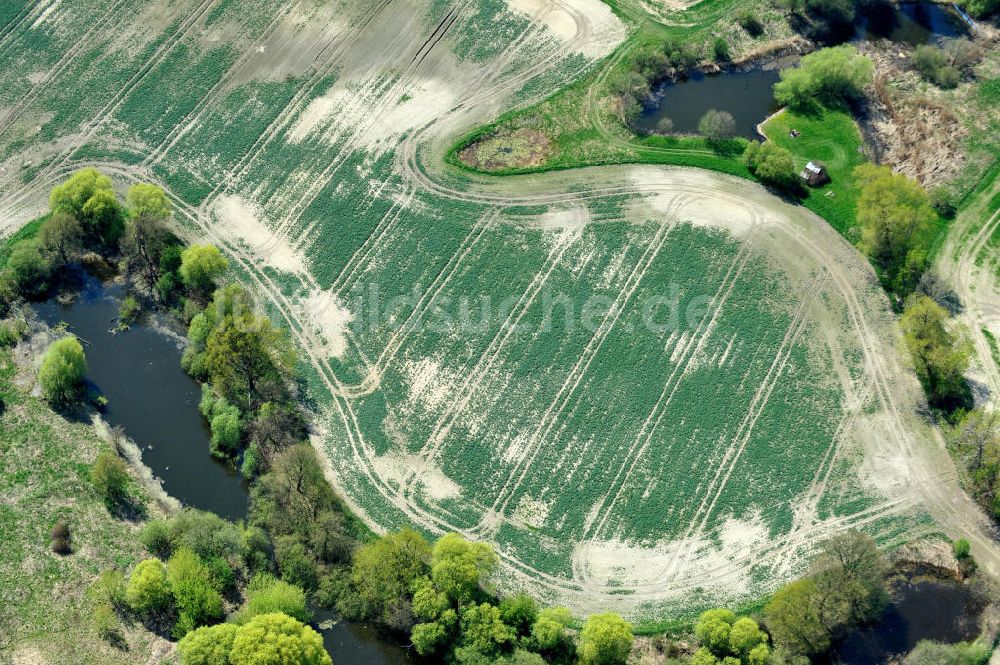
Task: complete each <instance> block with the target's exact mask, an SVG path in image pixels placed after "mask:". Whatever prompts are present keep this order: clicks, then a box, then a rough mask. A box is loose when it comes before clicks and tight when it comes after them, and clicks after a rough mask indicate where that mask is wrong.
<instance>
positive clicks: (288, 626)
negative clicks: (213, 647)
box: [229, 613, 333, 665]
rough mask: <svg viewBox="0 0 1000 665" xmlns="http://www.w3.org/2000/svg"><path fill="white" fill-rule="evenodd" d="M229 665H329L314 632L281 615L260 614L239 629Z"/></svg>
mask: <svg viewBox="0 0 1000 665" xmlns="http://www.w3.org/2000/svg"><path fill="white" fill-rule="evenodd" d="M229 663H230V665H332V663H333V661H332V660H330V655H329V654H328V653H327V652H326V649H324V648H323V638H322V637H320V635H319V633H317V632H316V631H315V630H313V629H312V628H310V627H309V626H306V625H304V624H302V622H300V621H296V620H295V619H293V618H292V617H290V616H286V615H284V614H281V613H274V614H261V615H260V616H256V617H254V618H253V619H251V620H250V622H249V623H247V624H246V625H244V626H242V627H240V629H239V630H238V631H237V632H236V637H235V639H234V640H233V648H232V650H231V651H230V653H229Z"/></svg>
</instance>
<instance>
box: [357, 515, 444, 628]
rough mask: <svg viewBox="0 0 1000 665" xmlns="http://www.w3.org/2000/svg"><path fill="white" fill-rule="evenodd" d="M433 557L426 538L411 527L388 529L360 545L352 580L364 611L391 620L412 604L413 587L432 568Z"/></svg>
mask: <svg viewBox="0 0 1000 665" xmlns="http://www.w3.org/2000/svg"><path fill="white" fill-rule="evenodd" d="M430 558H431V548H430V546H429V545H428V544H427V541H426V540H424V538H423V536H421V535H420V534H419V533H417V532H416V531H413V530H412V529H404V530H402V531H398V532H394V533H388V534H386V535H385V536H382V537H381V538H379V539H378V540H376V541H374V542H371V543H368V544H366V545H362V546H361V547H359V548H358V549H357V551H356V552H355V553H354V562H353V564H352V566H351V584H352V586H353V588H354V590H355V591H356V592H357V594H358V596H359V598H360V600H361V602H362V604H363V605H364V614H365V615H366V616H368V617H377V618H379V619H380V620H381V621H383V622H384V623H388V620H389V619H390V617H391V616H392V614H393V613H394V612H395V611H396V610H397V609H398V608H399V607H400V606H401V605H408V604H409V594H410V589H411V588H412V585H413V583H414V581H415V580H417V579H418V578H420V577H422V576H425V575H427V573H428V572H429V570H430V568H429V565H428V564H429V562H430Z"/></svg>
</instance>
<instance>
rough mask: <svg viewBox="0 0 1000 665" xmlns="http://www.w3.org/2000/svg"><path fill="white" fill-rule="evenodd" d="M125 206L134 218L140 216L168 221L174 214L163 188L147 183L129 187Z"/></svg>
mask: <svg viewBox="0 0 1000 665" xmlns="http://www.w3.org/2000/svg"><path fill="white" fill-rule="evenodd" d="M125 205H126V206H128V210H129V212H130V213H131V214H132V216H133V217H138V216H140V215H143V216H147V217H151V218H152V219H157V220H165V219H168V218H169V217H170V215H171V213H172V212H173V206H172V205H171V204H170V199H168V198H167V194H166V192H164V191H163V188H161V187H158V186H157V185H153V184H151V183H147V182H140V183H137V184H135V185H132V186H131V187H129V190H128V196H127V197H126V198H125Z"/></svg>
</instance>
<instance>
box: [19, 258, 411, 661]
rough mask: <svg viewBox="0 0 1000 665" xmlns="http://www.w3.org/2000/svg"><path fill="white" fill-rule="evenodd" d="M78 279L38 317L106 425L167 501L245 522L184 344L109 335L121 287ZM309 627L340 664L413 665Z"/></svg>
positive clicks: (386, 646) (161, 335)
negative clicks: (63, 328)
mask: <svg viewBox="0 0 1000 665" xmlns="http://www.w3.org/2000/svg"><path fill="white" fill-rule="evenodd" d="M82 279H83V285H82V288H81V290H80V292H79V294H78V296H77V297H76V299H75V300H74V302H73V303H72V304H70V305H65V306H64V305H60V304H59V303H57V302H55V301H53V300H50V301H48V302H44V303H39V304H37V305H36V306H35V311H36V313H37V314H38V316H39V318H41V319H42V320H43V321H45V322H46V323H47V324H48V325H49V326H53V327H54V326H57V325H60V324H63V323H64V324H66V325H67V329H68V330H69V331H70V332H72V333H73V334H75V335H76V336H77V337H79V338H80V339H81V340H82V341H83V344H84V351H85V353H86V356H87V380H88V381H89V382H90V383H91V384H93V387H94V388H95V389H96V390H97V391H99V392H100V394H102V395H104V396H105V397H106V398H107V399H108V404H107V407H106V408H105V409H104V417H105V419H106V420H107V421H108V422H109V423H110V424H112V425H115V426H120V427H122V428H123V429H124V430H125V434H126V435H127V436H128V437H129V438H130V439H132V440H133V441H135V442H136V443H137V444H138V445H139V446H140V448H141V449H142V459H143V462H145V464H146V465H147V466H148V467H149V468H150V469H152V471H153V475H154V476H156V477H158V478H160V479H161V480H162V484H163V489H164V490H165V491H166V492H167V493H168V494H170V495H171V496H173V497H175V498H177V499H178V500H180V502H181V503H182V504H184V505H185V506H190V507H193V508H198V509H200V510H207V511H211V512H213V513H216V514H217V515H219V516H221V517H224V518H226V519H228V520H232V521H238V520H245V519H246V517H247V512H248V508H249V493H248V487H247V484H246V483H245V482H244V481H243V480H242V478H241V477H240V476H239V474H238V473H236V471H234V470H233V469H232V468H230V467H229V466H227V465H225V464H222V463H221V462H219V461H218V460H216V459H214V458H213V457H212V456H211V455H210V454H209V437H210V434H209V430H208V427H207V426H206V423H205V422H204V419H202V417H201V414H200V413H199V412H198V402H199V401H200V399H201V389H200V388H199V386H198V384H197V382H195V381H194V380H193V379H191V377H189V376H188V375H187V374H185V373H184V371H183V370H182V369H181V365H180V362H181V355H182V353H183V346H182V341H181V340H180V339H179V338H178V337H176V336H174V335H172V334H170V333H169V332H167V331H166V330H162V329H159V328H157V327H154V326H151V325H149V324H148V323H146V322H142V321H140V322H139V323H137V324H134V325H133V326H132V327H131V328H130V329H129V330H126V331H123V332H119V333H117V334H113V333H112V330H113V328H114V327H115V322H116V317H117V316H118V308H119V306H120V304H121V299H122V298H123V297H124V295H125V287H124V285H122V284H119V283H112V284H102V283H101V282H100V281H98V280H97V279H95V278H93V277H90V276H89V275H83V276H82ZM314 623H315V625H316V627H317V629H318V630H319V631H320V633H321V634H322V636H323V643H324V645H325V646H326V649H327V651H329V652H330V656H331V657H332V658H333V662H334V663H337V665H407V664H409V663H413V662H415V658H413V657H411V655H410V653H411V652H410V651H409V650H407V649H404V648H402V647H401V646H399V645H397V644H393V643H391V642H389V641H387V640H386V639H384V638H382V637H381V636H379V634H378V633H377V632H376V631H375V630H374V629H373V628H371V627H370V626H364V625H357V624H351V623H346V622H342V621H338V620H337V619H336V616H335V615H334V614H333V613H331V612H324V611H321V610H317V611H316V616H315V620H314Z"/></svg>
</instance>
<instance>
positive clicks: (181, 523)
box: [139, 508, 266, 560]
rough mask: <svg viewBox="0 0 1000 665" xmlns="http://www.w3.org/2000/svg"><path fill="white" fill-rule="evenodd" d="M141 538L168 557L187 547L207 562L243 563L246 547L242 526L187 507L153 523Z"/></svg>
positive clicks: (158, 552) (147, 547)
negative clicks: (216, 559) (223, 560)
mask: <svg viewBox="0 0 1000 665" xmlns="http://www.w3.org/2000/svg"><path fill="white" fill-rule="evenodd" d="M139 537H140V540H141V541H142V543H143V545H144V546H145V547H146V549H148V550H149V551H150V552H153V553H155V554H158V555H160V556H164V557H168V556H170V555H171V554H172V553H173V552H174V551H176V550H177V549H180V548H187V549H189V550H191V551H192V552H194V553H195V554H197V555H198V556H199V557H201V558H202V559H205V560H208V559H212V558H215V557H221V558H224V559H230V560H242V558H243V553H244V550H245V547H246V544H245V542H244V534H243V532H242V531H241V530H240V527H239V526H238V525H236V524H233V523H232V522H229V521H226V520H224V519H222V518H221V517H219V516H218V515H216V514H215V513H210V512H206V511H203V510H195V509H194V508H185V509H184V510H182V511H180V512H179V513H177V514H175V515H172V516H171V517H170V518H168V519H166V520H151V521H149V522H148V523H147V524H146V526H145V527H144V528H143V530H142V533H141V534H140V536H139ZM264 547H266V539H265V545H264Z"/></svg>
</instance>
